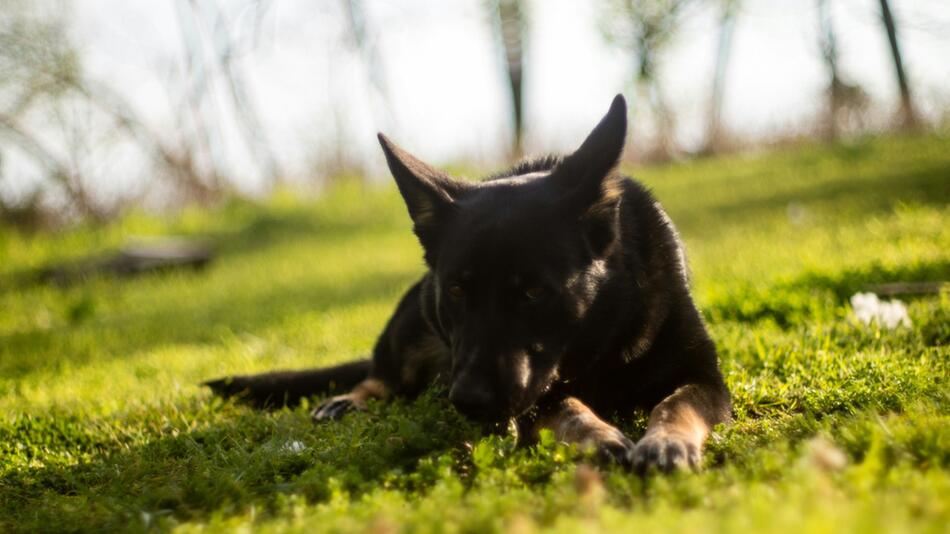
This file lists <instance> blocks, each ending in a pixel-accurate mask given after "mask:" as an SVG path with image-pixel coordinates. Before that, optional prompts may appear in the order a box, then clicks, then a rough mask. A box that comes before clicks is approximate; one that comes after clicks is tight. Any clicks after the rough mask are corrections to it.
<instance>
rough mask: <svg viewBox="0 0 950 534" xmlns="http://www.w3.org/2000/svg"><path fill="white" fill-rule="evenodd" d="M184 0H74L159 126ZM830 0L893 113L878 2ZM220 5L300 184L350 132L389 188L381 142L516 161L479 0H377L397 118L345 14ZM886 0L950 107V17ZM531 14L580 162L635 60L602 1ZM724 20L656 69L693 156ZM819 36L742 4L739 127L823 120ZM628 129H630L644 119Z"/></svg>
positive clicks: (374, 9) (91, 34)
mask: <svg viewBox="0 0 950 534" xmlns="http://www.w3.org/2000/svg"><path fill="white" fill-rule="evenodd" d="M178 1H179V0H167V1H165V2H154V1H152V2H129V1H128V0H76V1H75V2H74V14H75V17H74V18H73V19H74V24H75V26H74V36H75V38H76V40H77V42H78V43H79V44H80V46H81V49H82V52H83V58H84V62H85V63H84V65H85V67H86V69H87V72H88V74H89V75H90V76H91V77H92V78H94V79H98V80H102V81H104V82H106V83H108V84H109V85H111V86H112V87H115V88H117V89H118V90H119V92H120V93H122V94H123V95H125V96H126V98H128V99H129V101H130V102H131V103H132V104H133V105H134V106H135V107H136V108H137V109H138V110H139V112H140V113H142V114H143V116H145V117H146V118H147V120H148V122H149V124H150V125H152V127H153V128H155V129H156V130H158V131H163V130H166V131H167V130H168V129H173V128H176V124H177V119H178V117H177V113H179V111H178V110H177V109H175V106H173V105H172V104H171V102H172V101H177V99H179V98H180V97H181V95H182V94H183V93H184V89H183V88H184V87H185V86H184V85H183V83H184V82H183V80H185V79H186V78H185V76H184V75H183V67H182V59H183V53H182V39H181V36H182V27H181V25H180V24H179V19H178V16H177V11H176V2H178ZM829 1H830V2H831V3H832V5H833V13H834V18H835V24H836V27H837V31H838V37H839V48H840V52H841V60H842V67H843V71H844V73H845V74H846V75H847V76H848V78H849V79H851V80H853V81H857V82H859V83H860V84H861V85H862V86H863V87H864V88H865V89H866V90H867V91H868V92H869V93H870V94H871V96H872V98H873V99H874V101H875V103H877V104H879V105H880V106H883V107H884V109H886V106H892V105H893V104H894V103H895V102H896V87H894V82H893V74H892V65H891V63H890V59H889V53H888V48H887V41H886V38H885V36H884V34H883V32H882V31H881V29H880V27H879V22H878V8H879V7H878V1H877V0H829ZM219 3H220V4H222V5H223V6H225V7H224V11H225V12H226V13H227V14H228V15H229V20H230V22H231V26H232V29H233V31H234V32H235V33H236V34H237V35H238V36H239V40H240V42H241V43H242V44H243V46H242V50H241V56H240V61H239V65H240V67H241V68H242V69H243V71H244V75H245V77H246V78H247V80H248V82H249V90H250V94H251V96H252V98H253V99H254V101H255V102H256V104H257V106H258V109H259V112H260V115H261V119H262V122H263V124H264V130H265V132H266V135H267V136H268V137H269V139H270V141H271V143H272V145H273V146H274V149H275V152H276V153H277V155H278V159H279V161H280V162H281V165H282V167H283V168H284V169H285V170H286V171H287V172H288V174H290V175H291V176H292V177H297V178H301V179H302V178H305V177H306V176H307V175H308V174H310V173H312V172H313V171H312V168H313V166H312V162H313V158H314V154H315V153H319V152H320V151H321V150H325V149H326V147H327V146H328V145H331V144H332V140H333V139H335V138H336V137H337V136H339V135H342V137H343V138H344V139H345V143H346V146H347V147H349V148H350V150H352V151H353V152H354V153H356V154H358V156H359V158H360V159H361V160H363V161H364V162H365V164H366V165H367V166H368V168H369V169H370V170H371V172H372V173H374V174H378V175H383V174H384V173H383V172H382V169H383V168H382V158H381V156H380V155H379V151H378V148H377V146H376V139H375V133H376V131H377V130H384V131H386V132H387V133H388V134H390V136H391V137H393V138H394V139H395V140H397V142H399V143H400V144H402V145H403V146H405V147H406V148H407V149H409V150H411V151H412V152H414V153H416V154H417V155H419V156H420V157H422V158H424V159H427V160H429V161H432V162H434V163H445V162H451V161H459V160H478V161H489V162H491V161H497V160H500V159H501V158H502V155H503V154H504V153H505V150H506V147H507V146H508V135H509V127H508V124H509V122H508V121H509V120H510V119H509V113H508V111H507V110H508V106H509V104H508V100H507V93H506V88H505V85H504V84H505V79H504V71H503V70H502V66H501V63H500V61H499V57H498V56H497V54H498V52H497V50H496V49H495V48H494V47H493V46H492V45H493V38H494V37H493V34H492V32H491V28H490V26H489V24H488V19H487V16H486V15H485V13H484V10H483V3H482V2H481V0H453V1H439V0H367V1H366V4H367V9H368V17H367V18H368V30H369V32H370V34H371V35H373V36H375V37H376V38H378V42H377V45H378V49H379V51H380V59H381V62H382V65H383V68H384V81H385V84H386V86H387V88H388V92H387V100H388V102H389V103H390V104H391V105H389V106H387V105H385V102H384V101H383V100H382V99H381V98H380V97H379V95H378V94H377V93H376V92H375V91H374V90H373V89H372V87H371V85H370V84H369V83H368V82H367V76H366V70H365V66H364V64H363V63H362V62H360V61H359V60H357V57H358V56H356V55H355V54H354V53H353V52H352V50H350V49H347V48H346V46H345V45H343V44H341V43H342V42H343V31H344V29H343V26H342V25H343V19H342V17H341V13H340V10H339V7H340V5H341V2H339V1H329V0H328V1H323V2H314V1H312V0H271V1H270V2H265V3H266V4H267V5H269V9H268V10H267V11H266V13H265V15H264V17H263V18H262V19H260V20H262V21H263V23H262V24H261V25H260V27H259V28H258V30H259V31H258V32H255V24H254V20H255V17H254V11H253V7H252V6H253V5H254V2H250V1H248V0H226V1H222V0H219ZM892 3H893V4H894V9H895V11H896V12H897V15H898V17H899V21H900V22H901V23H903V24H904V26H903V28H902V32H901V38H902V44H903V47H904V48H903V51H904V56H905V62H906V65H907V70H908V71H909V74H910V78H911V79H912V81H913V84H914V87H915V89H916V92H917V94H916V96H917V98H918V100H919V102H920V104H921V105H922V106H923V107H924V108H925V109H931V110H932V109H934V108H935V106H937V105H943V106H944V107H943V109H946V104H947V102H948V97H950V94H948V93H950V61H948V59H947V58H950V4H948V2H947V1H946V0H892ZM529 7H530V9H529V11H530V21H531V33H530V36H529V43H528V48H527V52H526V59H525V69H526V77H527V78H526V87H525V91H526V93H525V94H526V117H527V147H528V149H529V151H539V152H548V151H552V150H568V149H570V148H572V147H574V146H575V145H577V144H578V143H579V142H580V140H581V139H582V138H583V136H584V135H585V133H586V132H587V131H588V130H589V128H590V127H591V126H592V125H593V124H594V123H595V122H596V121H597V119H598V118H599V117H600V115H601V114H602V113H603V112H604V111H605V110H606V108H607V105H608V104H609V102H610V99H611V98H612V96H613V95H614V94H616V93H617V92H624V93H625V94H627V95H628V98H629V97H630V96H631V95H632V94H633V91H632V88H631V85H630V80H631V72H632V65H633V61H632V58H630V57H629V56H628V55H626V54H625V53H623V52H622V51H620V50H617V49H614V48H611V47H609V46H608V45H606V44H605V42H604V40H603V39H602V37H601V35H600V33H599V30H598V29H597V12H596V9H595V7H596V3H595V2H588V1H582V0H545V1H543V2H542V1H541V0H534V1H532V2H530V3H529ZM716 17H717V14H716V12H715V10H714V9H711V8H706V7H700V8H694V9H693V16H691V17H690V18H689V19H688V21H687V23H686V25H685V26H684V28H683V30H682V31H681V32H680V34H679V37H678V38H677V40H676V42H675V43H673V46H672V47H671V49H670V51H669V53H668V55H667V56H666V59H667V61H666V63H665V65H664V67H663V70H662V73H661V75H662V80H663V84H664V86H665V87H666V89H667V97H668V99H669V101H670V102H671V104H672V107H673V109H674V111H675V113H676V115H677V124H678V125H679V129H678V132H677V135H678V138H679V140H680V141H681V142H682V143H683V144H684V145H686V146H687V148H690V147H695V146H696V145H697V144H698V143H699V141H700V140H701V135H702V132H703V121H704V117H705V115H704V113H705V107H706V102H707V99H708V95H709V92H710V84H711V81H710V78H711V73H712V69H713V59H714V47H715V42H716V37H717V28H716ZM816 31H817V15H816V9H815V1H812V0H747V1H745V2H744V7H743V8H742V11H741V13H740V16H739V19H738V23H737V27H736V34H735V37H734V41H733V55H732V58H731V63H730V67H729V71H728V76H729V77H728V81H727V91H726V101H725V109H724V121H725V123H726V125H727V126H728V127H729V128H730V129H731V130H734V131H736V132H738V133H740V134H744V135H750V136H753V135H764V134H768V133H771V132H775V131H778V130H782V129H785V128H789V127H792V126H794V125H797V124H801V123H803V122H804V121H805V120H807V118H808V117H811V116H813V115H814V114H815V113H816V112H817V111H818V110H819V109H820V106H821V105H822V101H821V92H822V90H823V87H824V84H825V79H824V73H823V69H822V65H821V62H820V58H819V54H818V48H817V42H818V39H817V36H816ZM204 42H205V43H206V44H207V43H208V42H210V41H207V40H206V41H204ZM205 105H206V106H208V107H207V109H206V111H207V112H208V113H210V114H212V116H214V117H217V120H218V121H219V127H218V128H217V129H215V133H214V138H213V139H212V145H213V149H214V151H215V154H216V157H217V158H218V159H219V161H220V162H223V164H224V167H225V168H227V169H228V171H229V173H230V174H232V175H233V176H234V177H235V178H236V179H237V180H238V181H239V183H240V184H242V186H243V187H245V188H246V189H248V190H254V189H255V188H256V187H257V185H259V182H258V173H257V171H256V170H255V169H256V166H255V164H254V162H253V160H252V159H251V158H250V157H249V156H248V154H247V151H246V150H245V145H244V144H243V143H242V141H241V137H240V136H239V134H238V133H237V131H238V130H237V127H236V126H235V123H234V118H233V115H232V113H231V112H230V108H229V104H228V100H227V97H226V93H225V92H224V90H223V86H220V85H218V86H217V89H216V90H214V91H213V93H212V96H211V97H210V98H209V99H208V100H207V101H206V102H205ZM632 118H633V120H634V121H636V112H635V110H634V113H633V117H632ZM634 131H635V132H636V131H637V130H634ZM339 132H343V133H342V134H340V133H339ZM633 142H634V143H636V142H637V138H636V134H635V137H634V139H633ZM120 154H121V153H120ZM127 158H129V160H128V161H122V163H121V164H119V166H128V167H129V168H131V167H134V164H135V162H134V156H131V155H129V156H127ZM116 168H117V166H116V165H111V166H110V165H103V169H107V170H105V171H103V172H104V173H106V174H108V173H110V172H111V173H115V172H116ZM140 168H144V165H142V166H140ZM108 169H111V170H108ZM8 171H9V169H8ZM7 174H8V175H9V174H10V173H9V172H8V173H7ZM26 174H29V173H26ZM106 178H107V179H110V180H111V179H112V178H108V177H106ZM14 179H16V176H14ZM116 183H118V184H124V183H125V182H122V181H121V180H120V181H118V182H116Z"/></svg>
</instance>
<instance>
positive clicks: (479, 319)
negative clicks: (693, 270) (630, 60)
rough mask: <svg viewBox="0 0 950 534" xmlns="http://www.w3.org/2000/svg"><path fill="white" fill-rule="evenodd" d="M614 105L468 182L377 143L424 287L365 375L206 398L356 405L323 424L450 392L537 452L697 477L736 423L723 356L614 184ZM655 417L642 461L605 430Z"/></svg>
mask: <svg viewBox="0 0 950 534" xmlns="http://www.w3.org/2000/svg"><path fill="white" fill-rule="evenodd" d="M626 117H627V110H626V103H625V102H624V99H623V97H622V96H619V95H618V96H617V97H616V98H615V99H614V101H613V103H612V104H611V106H610V110H609V111H608V112H607V115H606V116H605V117H604V118H603V119H602V120H601V121H600V123H599V124H598V125H597V127H596V128H594V130H593V132H591V134H590V136H589V137H588V138H587V140H585V141H584V143H583V144H582V145H581V147H580V148H578V149H577V151H576V152H574V153H573V154H571V155H570V156H567V157H564V158H556V157H548V158H543V159H540V160H535V161H528V162H525V163H521V164H520V165H518V166H516V167H515V168H513V169H511V170H510V171H508V172H505V173H503V174H501V175H498V176H494V177H491V178H489V179H488V180H485V181H482V182H478V183H473V182H462V181H457V180H454V179H452V178H450V177H449V176H447V175H446V174H445V173H443V172H441V171H438V170H436V169H433V168H432V167H430V166H428V165H426V164H425V163H423V162H421V161H419V160H418V159H416V158H414V157H413V156H411V155H409V154H408V153H406V152H404V151H403V150H402V149H400V148H399V147H397V146H396V145H394V144H393V143H392V142H391V141H389V139H387V138H386V137H385V136H383V135H380V136H379V141H380V143H381V144H382V147H383V152H385V154H386V160H387V161H388V163H389V168H390V169H391V171H392V173H393V176H394V177H395V179H396V183H397V184H398V186H399V191H400V192H401V193H402V196H403V197H404V198H405V201H406V204H407V206H408V208H409V215H410V216H411V217H412V221H413V223H414V231H415V233H416V235H417V236H418V237H419V241H420V242H421V243H422V247H423V249H424V250H425V261H426V264H427V265H428V267H429V271H428V272H427V273H426V274H425V275H424V276H423V277H422V279H421V280H420V281H419V282H418V283H416V285H415V286H413V287H412V288H411V289H410V290H409V292H408V293H407V294H406V295H405V296H404V297H403V299H402V301H401V302H400V303H399V306H398V307H397V308H396V312H395V314H394V315H393V317H392V318H391V319H390V320H389V323H388V324H387V325H386V329H385V330H384V331H383V334H382V336H381V337H380V338H379V341H378V342H377V343H376V347H375V349H374V350H373V358H372V360H371V361H370V360H363V361H358V362H354V363H350V364H346V365H342V366H339V367H334V368H329V369H322V370H312V371H288V372H276V373H269V374H264V375H254V376H238V377H231V378H225V379H221V380H215V381H211V382H208V385H209V386H210V387H211V388H212V389H213V390H214V391H215V392H217V393H219V394H223V395H236V394H242V395H244V398H245V399H246V400H248V401H250V402H252V403H255V404H257V405H267V404H275V403H292V402H294V401H299V399H300V398H302V397H304V396H308V395H314V394H318V393H326V392H328V391H330V390H331V389H333V388H347V389H348V388H352V390H351V391H350V392H349V393H346V394H344V395H340V396H337V397H334V398H332V399H330V400H328V401H326V402H325V403H323V404H322V405H320V406H319V407H317V408H316V409H315V410H314V412H313V417H314V418H315V419H317V420H325V419H335V418H338V417H340V416H341V415H342V414H344V413H345V412H346V411H347V410H350V409H354V408H356V409H360V408H362V407H364V406H365V404H366V401H367V399H369V398H386V397H389V396H392V395H399V396H406V397H412V396H414V395H417V394H418V393H420V392H421V391H422V390H423V389H425V388H426V387H427V386H429V385H430V384H432V383H433V382H436V381H441V382H442V383H444V384H445V385H446V387H447V390H448V392H449V399H450V400H451V402H452V403H453V404H454V405H455V407H456V408H457V409H458V410H459V411H460V412H462V413H463V414H465V415H466V416H469V417H471V418H474V419H478V420H481V421H485V422H500V421H509V420H511V419H514V420H515V421H516V423H517V425H518V429H519V431H520V435H521V436H522V437H523V438H524V437H527V438H529V439H530V437H531V436H536V435H537V431H538V430H539V429H541V428H550V429H551V430H552V431H553V432H554V435H555V437H556V438H557V439H559V440H563V441H566V442H570V443H578V444H580V445H582V446H585V447H593V448H595V449H596V450H597V451H598V452H599V453H600V454H602V455H605V456H606V457H609V458H614V459H616V460H618V461H620V462H622V463H624V464H627V465H632V466H633V467H636V468H638V469H641V470H642V469H646V468H648V467H650V466H656V467H658V468H660V469H662V470H670V469H674V468H679V467H687V466H696V465H698V464H699V462H700V451H701V450H702V446H703V442H704V440H705V438H706V436H707V435H708V433H709V431H710V429H711V428H712V427H713V425H715V424H717V423H720V422H724V421H727V420H728V419H729V417H730V400H729V392H728V390H727V389H726V387H725V384H724V383H723V380H722V376H721V374H720V372H719V365H718V360H717V357H716V348H715V345H714V344H713V342H712V341H711V340H710V338H709V335H708V334H707V333H706V329H705V327H704V325H703V322H702V320H701V318H700V315H699V313H698V312H697V310H696V307H695V306H694V304H693V301H692V298H691V297H690V293H689V288H688V284H687V277H686V264H685V259H684V256H683V248H682V245H681V244H680V241H679V239H678V237H677V234H676V230H675V229H674V228H673V224H672V223H671V222H670V219H669V218H668V217H667V215H666V213H664V211H663V209H662V208H661V207H660V205H659V204H658V203H657V201H656V200H655V199H654V198H653V196H651V194H650V193H649V192H648V191H647V190H646V189H645V188H644V187H643V186H641V185H640V184H638V183H637V182H634V181H633V180H630V179H628V178H624V177H621V176H619V175H618V174H617V165H618V162H619V160H620V157H621V154H622V151H623V146H624V138H625V136H626V129H627V118H626ZM637 409H647V410H651V413H650V421H649V425H648V427H647V431H646V434H645V435H644V436H643V438H642V439H641V440H640V441H639V442H638V443H636V444H634V443H633V442H632V441H631V440H629V439H628V438H627V437H626V436H624V434H623V433H622V432H620V431H619V430H618V429H617V428H615V427H614V426H612V425H610V424H609V423H607V422H605V421H604V419H603V418H602V417H603V416H619V417H621V418H629V417H631V416H632V415H633V413H634V410H637Z"/></svg>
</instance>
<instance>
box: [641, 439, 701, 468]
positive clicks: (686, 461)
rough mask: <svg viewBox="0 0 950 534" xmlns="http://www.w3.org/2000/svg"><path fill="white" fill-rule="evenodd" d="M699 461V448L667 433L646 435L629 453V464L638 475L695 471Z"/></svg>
mask: <svg viewBox="0 0 950 534" xmlns="http://www.w3.org/2000/svg"><path fill="white" fill-rule="evenodd" d="M700 461H701V457H700V452H699V447H698V446H697V445H696V444H695V443H692V442H691V441H689V440H688V439H686V438H684V437H682V436H679V435H676V434H669V433H665V432H662V433H655V434H648V435H647V436H645V437H644V438H643V439H641V440H640V442H639V443H637V444H636V446H635V447H634V448H633V450H632V451H631V455H630V458H629V464H630V465H631V466H632V467H633V468H634V469H635V470H636V471H637V472H638V473H640V474H646V473H647V472H648V471H650V470H651V469H657V470H659V471H662V472H664V473H669V472H672V471H681V470H687V469H696V468H698V467H699V465H700Z"/></svg>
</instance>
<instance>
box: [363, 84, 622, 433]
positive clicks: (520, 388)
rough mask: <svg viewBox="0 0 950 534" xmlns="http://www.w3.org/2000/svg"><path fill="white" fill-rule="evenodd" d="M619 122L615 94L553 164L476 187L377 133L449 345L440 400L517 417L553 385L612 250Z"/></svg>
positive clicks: (479, 412)
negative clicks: (444, 396) (448, 371)
mask: <svg viewBox="0 0 950 534" xmlns="http://www.w3.org/2000/svg"><path fill="white" fill-rule="evenodd" d="M626 128H627V110H626V103H625V102H624V99H623V97H622V96H620V95H618V96H617V97H616V98H615V99H614V101H613V103H612V104H611V106H610V110H609V111H608V112H607V115H606V116H604V118H603V119H602V120H601V121H600V123H599V124H598V125H597V126H596V127H595V128H594V130H593V132H591V134H590V135H589V136H588V137H587V139H586V140H585V141H584V143H583V144H582V145H581V146H580V148H578V149H577V150H576V151H575V152H574V153H573V154H571V155H569V156H567V157H565V158H564V159H562V160H560V162H558V163H557V164H555V165H554V166H553V167H552V168H550V169H547V170H544V171H540V172H533V173H529V174H523V175H518V176H511V177H506V178H500V179H494V180H489V181H485V182H478V183H474V182H463V181H457V180H454V179H452V178H450V177H449V176H448V175H447V174H445V173H443V172H441V171H439V170H436V169H434V168H432V167H430V166H428V165H426V164H425V163H423V162H421V161H419V160H418V159H416V158H415V157H413V156H411V155H410V154H408V153H406V152H405V151H403V150H402V149H400V148H399V147H397V146H396V145H394V144H393V143H392V142H390V141H389V140H388V139H387V138H386V137H385V136H383V135H380V136H379V140H380V143H381V144H382V147H383V151H384V152H385V154H386V160H387V162H388V163H389V168H390V170H391V171H392V173H393V176H394V177H395V179H396V183H397V184H398V186H399V191H400V192H401V193H402V196H403V197H404V198H405V201H406V204H407V206H408V208H409V215H410V216H411V217H412V221H413V223H414V227H413V229H414V231H415V233H416V235H417V236H418V237H419V241H420V242H421V243H422V246H423V248H424V250H425V260H426V263H427V264H428V265H429V267H430V269H431V273H432V276H431V281H432V287H431V290H432V292H433V293H434V295H433V298H434V301H435V303H436V305H435V308H436V312H435V314H436V317H434V318H433V319H434V320H435V321H437V323H438V326H439V328H440V329H441V330H442V331H443V332H444V333H445V335H446V337H447V340H448V342H449V344H450V348H451V352H452V376H451V382H450V383H451V386H450V390H449V398H450V399H451V401H452V402H453V404H455V406H456V407H457V408H458V409H459V411H461V412H462V413H464V414H466V415H469V416H471V417H474V418H477V419H483V420H501V419H505V418H508V417H513V416H517V415H519V414H521V413H522V412H524V411H525V410H527V409H528V408H530V407H531V406H532V405H534V403H535V402H536V401H537V400H538V398H539V397H540V396H541V395H542V394H543V393H544V392H545V390H546V389H547V388H549V387H550V386H551V384H552V382H553V381H554V380H556V378H557V375H558V366H559V364H560V363H561V359H562V357H563V356H564V354H565V351H566V350H567V349H568V347H569V346H570V344H571V341H572V340H573V339H575V338H576V336H577V335H578V333H579V331H580V329H581V326H582V324H583V323H584V320H585V318H586V314H587V312H588V309H589V307H590V305H591V303H592V302H593V300H594V298H595V297H596V296H597V294H598V292H599V290H600V287H601V285H602V283H603V282H604V280H605V279H606V277H607V276H608V272H607V269H606V262H605V258H607V256H609V255H610V254H611V253H612V251H613V250H614V249H615V247H616V246H617V240H618V238H619V203H620V196H621V186H620V183H619V178H618V177H617V175H616V167H617V164H618V162H619V160H620V157H621V154H622V151H623V146H624V138H625V135H626Z"/></svg>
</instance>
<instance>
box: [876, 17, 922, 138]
mask: <svg viewBox="0 0 950 534" xmlns="http://www.w3.org/2000/svg"><path fill="white" fill-rule="evenodd" d="M880 1H881V22H882V23H883V24H884V30H885V32H886V33H887V42H888V44H889V45H890V47H891V58H892V59H893V61H894V74H895V76H896V77H897V87H898V88H899V89H900V93H901V122H902V126H904V127H905V128H912V127H914V126H916V125H917V111H916V110H915V109H914V101H913V99H912V98H911V92H910V82H909V81H908V80H907V74H906V73H905V72H904V61H903V59H902V58H901V49H900V42H899V40H898V38H897V23H896V22H895V21H894V15H893V13H892V12H891V6H890V2H888V0H880Z"/></svg>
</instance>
